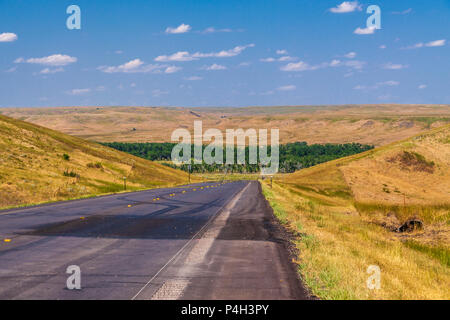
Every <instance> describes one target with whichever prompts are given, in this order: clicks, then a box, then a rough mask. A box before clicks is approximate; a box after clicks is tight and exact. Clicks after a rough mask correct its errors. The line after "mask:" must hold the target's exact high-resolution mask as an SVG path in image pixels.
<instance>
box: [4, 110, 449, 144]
mask: <svg viewBox="0 0 450 320" xmlns="http://www.w3.org/2000/svg"><path fill="white" fill-rule="evenodd" d="M0 113H2V114H4V115H7V116H10V117H13V118H16V119H21V120H25V121H28V122H32V123H36V124H39V125H42V126H44V127H47V128H51V129H54V130H57V131H60V132H63V133H66V134H70V135H73V136H77V137H81V138H84V139H88V140H92V141H100V142H171V140H170V139H171V133H172V132H173V130H175V129H177V128H185V129H188V130H189V131H190V132H191V133H192V132H193V124H194V121H195V120H202V122H203V130H206V129H208V128H217V129H219V130H221V131H222V132H225V130H226V129H238V128H242V129H244V130H246V129H249V128H254V129H262V128H268V129H270V128H279V129H280V143H282V144H284V143H288V142H297V141H306V142H308V143H309V144H312V143H351V142H359V143H362V144H373V145H376V146H380V145H385V144H387V143H390V142H394V141H398V140H401V139H405V138H408V137H411V136H413V135H415V134H417V133H420V132H422V131H424V130H426V129H429V128H432V127H437V126H442V125H444V124H446V123H449V122H450V106H448V105H343V106H279V107H246V108H178V107H167V108H162V107H61V108H6V109H0ZM269 132H270V130H269Z"/></svg>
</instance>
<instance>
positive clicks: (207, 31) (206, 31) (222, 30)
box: [201, 27, 233, 33]
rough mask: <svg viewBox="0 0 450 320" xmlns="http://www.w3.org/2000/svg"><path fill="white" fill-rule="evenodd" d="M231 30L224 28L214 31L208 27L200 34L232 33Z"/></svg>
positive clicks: (214, 29)
mask: <svg viewBox="0 0 450 320" xmlns="http://www.w3.org/2000/svg"><path fill="white" fill-rule="evenodd" d="M232 31H233V30H231V29H228V28H224V29H216V28H214V27H209V28H206V29H205V30H203V31H202V32H201V33H216V32H232Z"/></svg>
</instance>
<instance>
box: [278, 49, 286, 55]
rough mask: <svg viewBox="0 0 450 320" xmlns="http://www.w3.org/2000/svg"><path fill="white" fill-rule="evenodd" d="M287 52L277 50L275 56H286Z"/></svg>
mask: <svg viewBox="0 0 450 320" xmlns="http://www.w3.org/2000/svg"><path fill="white" fill-rule="evenodd" d="M287 53H288V52H287V50H284V49H283V50H277V54H279V55H286V54H287Z"/></svg>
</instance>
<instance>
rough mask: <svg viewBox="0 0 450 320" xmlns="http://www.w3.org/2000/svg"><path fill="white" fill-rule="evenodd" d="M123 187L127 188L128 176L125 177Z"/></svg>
mask: <svg viewBox="0 0 450 320" xmlns="http://www.w3.org/2000/svg"><path fill="white" fill-rule="evenodd" d="M123 189H124V190H127V177H123Z"/></svg>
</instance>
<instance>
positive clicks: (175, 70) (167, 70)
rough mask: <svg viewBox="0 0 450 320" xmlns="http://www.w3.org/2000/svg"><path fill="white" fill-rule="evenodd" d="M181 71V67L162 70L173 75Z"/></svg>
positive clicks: (169, 67)
mask: <svg viewBox="0 0 450 320" xmlns="http://www.w3.org/2000/svg"><path fill="white" fill-rule="evenodd" d="M181 69H183V68H181V67H176V66H168V67H167V68H166V70H164V73H175V72H178V71H180V70H181Z"/></svg>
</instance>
